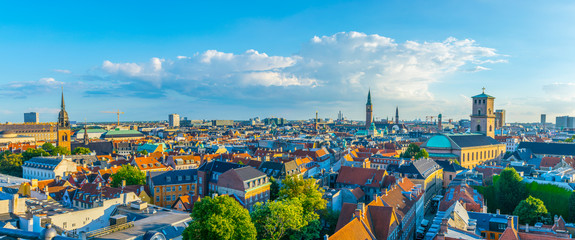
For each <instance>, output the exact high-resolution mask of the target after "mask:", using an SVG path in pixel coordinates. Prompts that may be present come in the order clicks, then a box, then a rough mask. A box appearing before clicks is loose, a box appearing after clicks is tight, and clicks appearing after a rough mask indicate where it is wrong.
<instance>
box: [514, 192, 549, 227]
mask: <svg viewBox="0 0 575 240" xmlns="http://www.w3.org/2000/svg"><path fill="white" fill-rule="evenodd" d="M513 215H517V216H518V217H519V222H520V223H522V224H526V223H529V224H535V223H537V222H539V221H540V220H541V219H542V217H544V216H546V215H547V208H545V205H544V204H543V201H541V199H539V198H534V197H532V196H529V197H528V198H527V199H525V200H522V201H521V202H520V203H519V205H517V207H516V208H515V211H513Z"/></svg>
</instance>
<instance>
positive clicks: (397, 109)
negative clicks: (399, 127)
mask: <svg viewBox="0 0 575 240" xmlns="http://www.w3.org/2000/svg"><path fill="white" fill-rule="evenodd" d="M395 124H399V107H398V106H396V107H395Z"/></svg>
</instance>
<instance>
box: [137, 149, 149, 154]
mask: <svg viewBox="0 0 575 240" xmlns="http://www.w3.org/2000/svg"><path fill="white" fill-rule="evenodd" d="M138 153H139V154H142V155H148V151H146V150H142V151H139V152H138Z"/></svg>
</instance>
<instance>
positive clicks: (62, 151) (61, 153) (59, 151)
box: [52, 146, 72, 156]
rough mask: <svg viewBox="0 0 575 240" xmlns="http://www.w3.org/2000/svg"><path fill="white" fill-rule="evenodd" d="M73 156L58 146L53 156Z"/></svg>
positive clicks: (53, 151)
mask: <svg viewBox="0 0 575 240" xmlns="http://www.w3.org/2000/svg"><path fill="white" fill-rule="evenodd" d="M71 154H72V153H71V152H70V150H68V149H67V148H65V147H61V146H57V147H55V148H54V150H52V156H58V155H60V156H61V155H71Z"/></svg>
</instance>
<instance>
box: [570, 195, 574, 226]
mask: <svg viewBox="0 0 575 240" xmlns="http://www.w3.org/2000/svg"><path fill="white" fill-rule="evenodd" d="M574 221H575V192H572V193H571V195H570V196H569V222H574Z"/></svg>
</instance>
